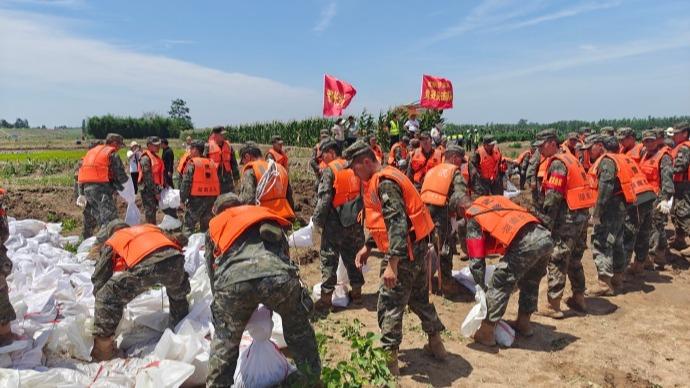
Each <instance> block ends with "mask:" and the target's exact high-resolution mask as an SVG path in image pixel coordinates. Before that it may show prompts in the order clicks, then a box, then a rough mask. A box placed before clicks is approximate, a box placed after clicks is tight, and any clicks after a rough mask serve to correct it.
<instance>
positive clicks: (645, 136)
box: [642, 129, 663, 141]
mask: <svg viewBox="0 0 690 388" xmlns="http://www.w3.org/2000/svg"><path fill="white" fill-rule="evenodd" d="M662 132H663V131H662ZM656 138H657V133H656V131H654V130H652V129H648V130H646V131H644V132H642V141H645V140H656Z"/></svg>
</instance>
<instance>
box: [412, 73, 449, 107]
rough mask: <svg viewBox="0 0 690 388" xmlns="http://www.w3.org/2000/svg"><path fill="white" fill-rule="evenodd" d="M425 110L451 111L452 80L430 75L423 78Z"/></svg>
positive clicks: (421, 99)
mask: <svg viewBox="0 0 690 388" xmlns="http://www.w3.org/2000/svg"><path fill="white" fill-rule="evenodd" d="M420 103H421V105H422V106H423V107H424V108H433V109H450V108H452V107H453V84H452V83H451V82H450V80H447V79H445V78H440V77H433V76H430V75H426V74H425V75H423V76H422V98H420Z"/></svg>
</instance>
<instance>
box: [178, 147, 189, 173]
mask: <svg viewBox="0 0 690 388" xmlns="http://www.w3.org/2000/svg"><path fill="white" fill-rule="evenodd" d="M190 157H191V156H190V154H189V151H185V153H184V154H182V157H181V158H180V161H179V162H177V172H178V173H179V174H180V175H182V174H184V168H185V166H187V162H188V161H189V158H190Z"/></svg>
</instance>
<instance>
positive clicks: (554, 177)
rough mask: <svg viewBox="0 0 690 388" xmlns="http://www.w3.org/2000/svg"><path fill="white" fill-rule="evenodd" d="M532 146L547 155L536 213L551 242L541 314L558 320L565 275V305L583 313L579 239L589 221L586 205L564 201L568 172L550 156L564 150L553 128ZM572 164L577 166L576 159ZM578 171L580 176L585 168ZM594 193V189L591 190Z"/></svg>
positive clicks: (540, 136)
mask: <svg viewBox="0 0 690 388" xmlns="http://www.w3.org/2000/svg"><path fill="white" fill-rule="evenodd" d="M534 144H535V146H538V147H539V152H540V153H541V154H542V155H544V156H545V157H546V158H548V161H546V162H545V163H549V164H548V167H547V172H546V176H545V178H544V179H547V177H549V179H547V180H546V181H545V182H544V190H543V191H544V204H543V206H542V209H541V212H539V213H537V214H538V215H539V218H540V219H541V221H542V222H543V223H544V226H545V227H546V228H547V229H548V230H549V231H551V236H552V238H553V241H554V249H553V254H552V255H551V260H550V261H549V264H548V267H547V269H548V277H547V279H548V293H547V297H548V301H549V304H548V307H547V309H546V310H545V311H543V312H542V313H541V314H542V315H545V316H548V317H551V318H554V319H561V318H563V317H564V314H563V312H562V311H561V299H562V298H563V291H564V290H565V284H566V278H568V279H570V287H571V289H572V292H573V296H572V297H571V298H568V299H567V300H566V304H567V305H568V307H570V308H571V309H573V310H574V311H577V312H580V313H584V312H585V297H584V295H585V271H584V269H583V268H582V256H583V254H584V251H585V248H586V244H584V243H583V242H582V241H581V240H582V238H583V235H584V236H585V238H586V234H587V221H588V220H589V210H588V208H583V209H578V210H570V207H569V205H568V203H567V201H566V198H565V196H566V194H567V193H566V191H567V190H568V188H567V187H566V184H567V180H568V179H570V174H569V170H568V168H567V166H566V165H565V163H563V161H561V160H559V159H555V158H553V159H552V156H554V155H556V154H558V153H563V152H566V151H565V150H563V149H561V148H559V145H558V138H557V135H556V131H554V130H544V131H541V132H539V133H538V134H537V140H536V141H535V142H534ZM575 163H577V164H578V166H580V167H581V165H579V162H578V161H575ZM580 173H581V174H582V175H583V176H584V174H585V171H584V169H581V171H580ZM591 194H592V196H594V192H593V191H592V192H591Z"/></svg>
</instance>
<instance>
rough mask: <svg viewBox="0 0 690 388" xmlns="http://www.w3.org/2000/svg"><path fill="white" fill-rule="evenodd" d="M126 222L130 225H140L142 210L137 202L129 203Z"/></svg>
mask: <svg viewBox="0 0 690 388" xmlns="http://www.w3.org/2000/svg"><path fill="white" fill-rule="evenodd" d="M125 223H127V225H129V226H134V225H139V223H141V212H140V211H139V208H138V207H137V204H136V203H134V202H130V203H128V204H127V212H126V213H125Z"/></svg>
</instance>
